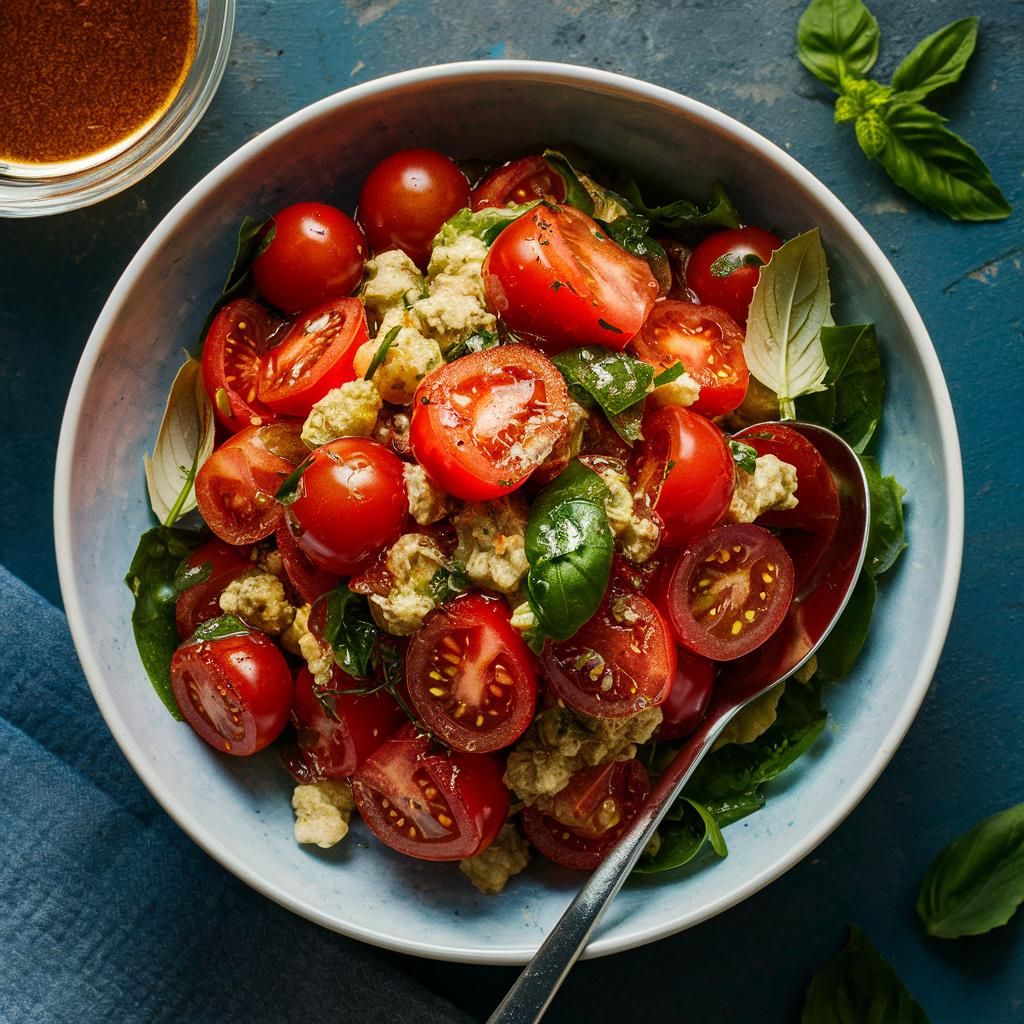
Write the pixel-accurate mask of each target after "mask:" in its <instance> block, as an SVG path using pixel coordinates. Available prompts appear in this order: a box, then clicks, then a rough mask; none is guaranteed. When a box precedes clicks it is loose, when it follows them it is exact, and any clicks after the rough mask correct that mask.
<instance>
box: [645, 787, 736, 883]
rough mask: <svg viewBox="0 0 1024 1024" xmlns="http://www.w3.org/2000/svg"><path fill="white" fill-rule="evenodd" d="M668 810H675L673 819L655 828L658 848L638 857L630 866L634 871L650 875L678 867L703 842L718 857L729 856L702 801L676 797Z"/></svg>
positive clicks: (698, 851) (687, 859)
mask: <svg viewBox="0 0 1024 1024" xmlns="http://www.w3.org/2000/svg"><path fill="white" fill-rule="evenodd" d="M677 808H678V810H677ZM672 811H675V812H676V813H675V820H666V821H664V822H663V824H662V825H661V827H660V828H659V830H658V835H659V836H660V839H661V843H660V844H659V846H658V851H657V853H655V854H653V855H647V856H645V857H643V858H642V859H641V860H640V863H639V864H637V866H636V868H635V869H634V870H635V871H636V872H637V873H638V874H641V875H654V874H658V873H659V872H661V871H671V870H673V869H674V868H679V867H682V866H683V865H684V864H688V863H689V862H690V861H691V860H693V858H694V857H696V856H697V854H698V853H700V852H701V850H702V849H704V844H705V843H707V842H709V843H710V844H711V848H712V850H714V851H715V853H716V854H717V855H718V856H719V857H728V856H729V849H728V847H727V846H726V845H725V837H724V836H723V835H722V830H721V828H720V827H719V824H718V822H717V821H716V820H715V816H714V815H713V814H712V813H711V811H709V810H708V809H707V808H706V807H705V806H704V805H703V804H701V803H698V802H697V801H696V800H691V799H689V798H688V797H680V799H679V800H678V801H677V803H676V805H675V807H673V808H672ZM670 813H671V811H670Z"/></svg>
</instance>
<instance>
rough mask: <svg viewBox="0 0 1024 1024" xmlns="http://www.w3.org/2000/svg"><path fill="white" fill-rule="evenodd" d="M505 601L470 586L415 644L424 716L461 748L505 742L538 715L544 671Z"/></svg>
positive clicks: (409, 671)
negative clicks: (540, 676)
mask: <svg viewBox="0 0 1024 1024" xmlns="http://www.w3.org/2000/svg"><path fill="white" fill-rule="evenodd" d="M510 618H511V616H510V614H509V610H508V606H507V605H506V604H505V602H504V601H499V600H493V599H491V598H487V597H484V596H483V595H482V594H467V595H465V596H463V597H459V598H456V599H455V600H454V601H452V603H451V604H447V605H443V606H442V607H440V608H438V609H436V610H435V611H434V612H432V613H431V615H430V616H429V617H428V618H427V620H426V621H425V622H424V624H423V626H422V628H421V629H420V630H419V632H417V633H416V635H415V636H414V637H413V638H412V641H411V643H410V644H409V654H408V658H407V660H406V682H407V683H408V686H409V696H410V697H411V698H412V702H413V705H414V706H415V708H416V710H417V711H418V712H419V714H420V716H421V717H422V719H423V722H424V724H425V725H426V726H427V728H428V729H430V730H431V732H433V733H434V734H435V735H436V736H437V737H438V739H440V740H441V741H442V742H444V743H447V744H448V746H449V747H452V748H453V749H455V750H465V751H479V752H485V751H489V750H499V749H500V748H502V747H507V746H508V745H509V744H510V743H514V742H515V741H516V740H517V739H519V737H520V736H521V735H522V734H523V731H524V730H525V729H526V727H527V726H528V725H529V724H530V722H531V721H533V712H534V709H535V707H536V704H537V675H536V673H535V672H534V670H533V658H532V656H531V654H530V651H529V649H528V648H527V646H526V644H525V643H523V639H522V637H521V636H520V635H519V634H518V633H517V632H516V631H515V630H514V629H513V628H512V626H511V625H510V623H509V619H510Z"/></svg>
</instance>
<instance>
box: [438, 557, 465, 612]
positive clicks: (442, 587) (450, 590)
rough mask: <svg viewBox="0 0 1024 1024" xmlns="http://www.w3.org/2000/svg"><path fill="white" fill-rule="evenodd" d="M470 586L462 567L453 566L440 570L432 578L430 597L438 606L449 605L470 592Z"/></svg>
mask: <svg viewBox="0 0 1024 1024" xmlns="http://www.w3.org/2000/svg"><path fill="white" fill-rule="evenodd" d="M469 586H470V583H469V577H467V576H466V571H465V569H464V568H463V567H462V566H461V565H457V564H452V565H450V566H448V567H446V568H443V569H438V570H437V572H435V573H434V575H433V576H432V577H431V578H430V596H431V597H432V598H433V600H434V604H436V605H442V604H447V603H448V602H449V601H454V600H455V598H457V597H458V596H459V595H460V594H464V593H465V592H466V591H467V590H469Z"/></svg>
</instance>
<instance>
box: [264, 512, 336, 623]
mask: <svg viewBox="0 0 1024 1024" xmlns="http://www.w3.org/2000/svg"><path fill="white" fill-rule="evenodd" d="M274 539H275V540H276V541H277V550H278V551H279V552H280V554H281V561H282V562H283V563H284V571H285V574H286V575H287V577H288V581H289V582H290V583H291V585H292V587H294V589H295V592H296V593H297V594H298V595H299V597H300V598H302V600H303V601H305V602H306V603H307V604H313V603H315V602H316V600H317V598H319V597H322V596H323V595H324V594H326V593H328V592H329V591H331V590H333V589H334V588H335V587H336V586H337V585H338V577H337V576H336V575H335V574H334V573H332V572H328V571H327V570H326V569H321V568H320V567H319V566H317V565H314V564H313V563H312V562H311V561H310V560H309V559H308V558H307V557H306V554H305V552H304V551H303V550H302V548H300V547H299V545H298V544H297V543H296V542H295V538H294V537H293V536H292V531H291V530H290V529H289V528H288V523H287V522H286V521H285V518H284V517H282V518H281V520H280V522H279V523H278V524H277V529H276V530H275V531H274Z"/></svg>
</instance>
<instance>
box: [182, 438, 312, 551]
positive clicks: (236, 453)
mask: <svg viewBox="0 0 1024 1024" xmlns="http://www.w3.org/2000/svg"><path fill="white" fill-rule="evenodd" d="M300 431H301V426H300V425H299V424H296V423H272V424H269V425H268V426H265V427H248V428H246V429H245V430H242V431H240V432H239V433H237V434H235V436H234V437H232V438H229V439H228V440H227V441H225V442H224V444H222V445H221V446H220V447H219V448H218V449H217V450H216V451H215V452H214V453H213V454H212V455H211V456H210V457H209V458H208V459H207V460H206V462H204V463H203V465H202V466H201V467H200V468H199V472H198V473H197V474H196V503H197V504H198V505H199V511H200V513H201V514H202V517H203V518H204V519H205V520H206V523H207V525H208V526H209V527H210V529H211V530H213V532H214V533H215V534H216V535H217V536H218V537H220V539H221V540H224V541H227V542H228V543H229V544H254V543H255V542H256V541H258V540H263V538H264V537H269V536H270V535H271V534H272V533H273V532H274V527H275V526H276V525H277V522H278V518H279V516H280V514H281V508H280V506H279V505H278V504H277V502H275V501H274V495H275V494H276V493H277V491H278V488H279V487H280V486H281V484H282V483H284V480H285V478H286V477H287V476H288V474H289V473H291V472H292V470H294V469H295V466H296V465H297V464H298V463H299V462H300V461H301V460H302V458H303V453H307V454H308V451H309V449H308V448H306V446H305V445H304V444H303V443H302V441H301V440H300V439H299V433H300Z"/></svg>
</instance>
